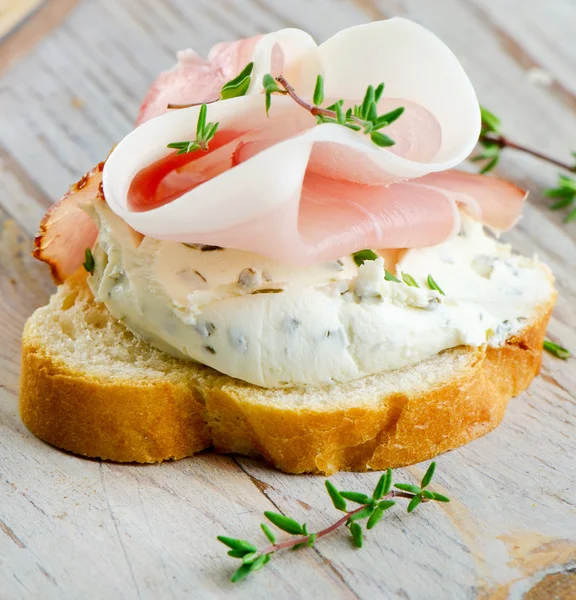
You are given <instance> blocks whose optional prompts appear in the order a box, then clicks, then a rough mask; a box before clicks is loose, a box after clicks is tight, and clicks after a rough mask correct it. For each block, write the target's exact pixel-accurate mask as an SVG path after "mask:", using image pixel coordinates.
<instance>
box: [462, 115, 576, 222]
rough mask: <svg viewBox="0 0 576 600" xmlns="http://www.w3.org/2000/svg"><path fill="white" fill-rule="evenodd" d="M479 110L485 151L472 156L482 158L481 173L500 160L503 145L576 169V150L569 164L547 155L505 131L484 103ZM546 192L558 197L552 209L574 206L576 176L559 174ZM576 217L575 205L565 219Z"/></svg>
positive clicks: (568, 168)
mask: <svg viewBox="0 0 576 600" xmlns="http://www.w3.org/2000/svg"><path fill="white" fill-rule="evenodd" d="M480 112H481V116H482V129H481V131H480V138H479V139H478V143H479V144H480V145H481V146H482V151H481V152H480V153H479V154H477V155H476V156H473V157H472V158H471V159H470V160H472V161H474V162H477V161H479V162H482V168H481V169H480V173H488V172H489V171H491V170H492V169H493V168H494V167H495V166H496V165H497V164H498V161H499V160H500V157H501V154H502V150H504V148H512V149H513V150H518V151H519V152H524V153H525V154H529V155H531V156H534V157H536V158H539V159H540V160H544V161H546V162H548V163H550V164H552V165H556V166H557V167H560V168H561V169H564V170H566V171H568V172H570V173H576V152H572V157H573V159H575V162H574V163H572V164H569V163H567V162H564V161H560V160H557V159H555V158H553V157H551V156H548V155H547V154H544V153H542V152H540V151H539V150H534V149H533V148H528V147H527V146H523V145H522V144H518V143H516V142H514V141H513V140H511V139H510V138H509V137H508V136H506V135H504V134H503V133H502V126H501V121H500V119H499V118H498V117H497V116H496V115H495V114H494V113H493V112H490V111H489V110H488V109H487V108H485V107H483V106H482V107H480ZM544 193H545V194H546V195H547V196H549V197H550V198H556V201H555V202H554V203H553V204H551V205H550V207H549V208H550V210H560V209H563V208H567V207H571V206H572V205H573V204H574V203H575V201H576V180H575V179H572V178H571V177H568V176H567V175H559V179H558V186H557V187H555V188H550V189H547V190H545V191H544ZM574 220H576V208H573V209H572V210H571V211H570V212H569V213H568V215H567V216H566V218H565V219H564V222H565V223H568V222H570V221H574Z"/></svg>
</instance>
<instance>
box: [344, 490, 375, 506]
mask: <svg viewBox="0 0 576 600" xmlns="http://www.w3.org/2000/svg"><path fill="white" fill-rule="evenodd" d="M340 496H342V498H346V500H350V501H351V502H356V504H371V503H372V498H370V496H367V495H366V494H362V493H360V492H340Z"/></svg>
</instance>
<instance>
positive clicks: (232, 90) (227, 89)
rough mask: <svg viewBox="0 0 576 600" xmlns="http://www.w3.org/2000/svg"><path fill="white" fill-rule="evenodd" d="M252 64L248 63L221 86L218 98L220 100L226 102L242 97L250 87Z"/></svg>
mask: <svg viewBox="0 0 576 600" xmlns="http://www.w3.org/2000/svg"><path fill="white" fill-rule="evenodd" d="M253 68H254V63H253V62H249V63H248V64H247V65H246V66H245V67H244V68H243V69H242V71H241V72H240V73H239V74H238V75H237V76H236V77H234V79H231V80H230V81H228V82H227V83H225V84H224V85H223V86H222V89H221V90H220V98H221V99H222V100H228V99H229V98H236V97H237V96H244V95H245V94H246V92H247V91H248V88H249V87H250V82H251V77H250V75H251V74H252V69H253Z"/></svg>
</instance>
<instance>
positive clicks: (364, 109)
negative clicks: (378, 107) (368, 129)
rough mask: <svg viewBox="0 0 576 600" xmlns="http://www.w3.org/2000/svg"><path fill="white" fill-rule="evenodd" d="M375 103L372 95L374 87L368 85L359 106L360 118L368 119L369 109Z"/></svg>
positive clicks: (374, 97)
mask: <svg viewBox="0 0 576 600" xmlns="http://www.w3.org/2000/svg"><path fill="white" fill-rule="evenodd" d="M375 103H376V94H375V93H374V86H373V85H369V86H368V88H367V89H366V94H364V100H362V104H361V105H360V116H361V117H362V118H363V119H367V118H368V113H369V111H370V107H371V106H372V105H374V104H375Z"/></svg>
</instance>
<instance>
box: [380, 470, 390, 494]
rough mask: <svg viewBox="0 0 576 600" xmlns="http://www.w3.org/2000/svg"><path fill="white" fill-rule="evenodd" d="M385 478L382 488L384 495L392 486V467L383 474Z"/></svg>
mask: <svg viewBox="0 0 576 600" xmlns="http://www.w3.org/2000/svg"><path fill="white" fill-rule="evenodd" d="M382 477H383V478H384V487H383V489H382V495H383V496H385V495H386V494H387V493H388V492H389V491H390V488H391V487H392V469H387V470H386V473H384V475H383V476H382Z"/></svg>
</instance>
